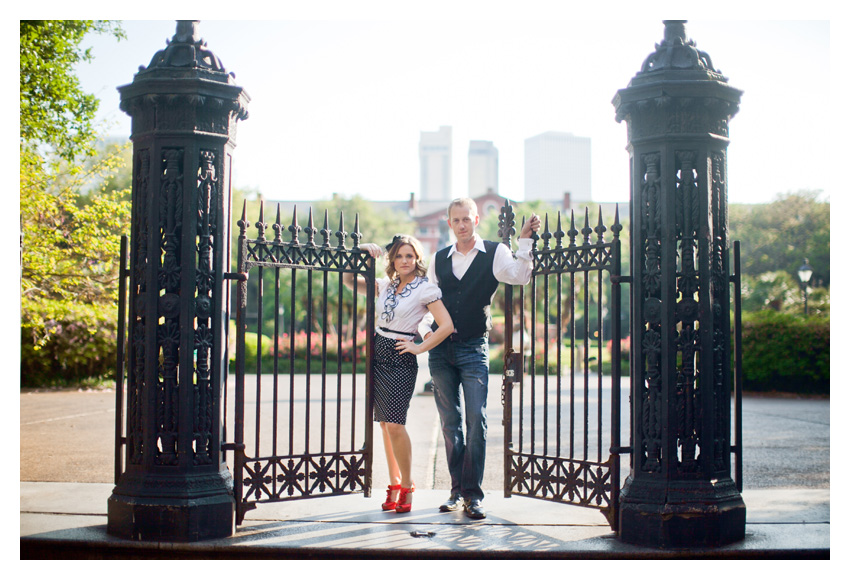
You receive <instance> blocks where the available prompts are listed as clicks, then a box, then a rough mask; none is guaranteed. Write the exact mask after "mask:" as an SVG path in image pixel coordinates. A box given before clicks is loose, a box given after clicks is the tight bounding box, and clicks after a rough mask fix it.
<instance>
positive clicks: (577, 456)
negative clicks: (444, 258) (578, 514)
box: [500, 204, 628, 530]
mask: <svg viewBox="0 0 850 580" xmlns="http://www.w3.org/2000/svg"><path fill="white" fill-rule="evenodd" d="M570 219H571V221H570V229H569V231H567V232H564V231H563V229H562V226H561V214H560V212H559V213H558V216H557V224H556V226H555V228H554V231H550V227H549V216H548V215H547V216H546V217H545V222H544V223H545V225H544V228H543V231H542V233H541V234H540V235H539V236H538V235H537V234H535V235H534V238H533V239H534V243H533V251H532V256H533V271H532V278H531V282H530V284H529V285H528V286H527V287H523V286H517V287H512V286H507V287H506V290H505V376H504V383H503V390H502V397H503V405H504V417H505V419H504V429H505V497H510V496H511V495H512V494H516V495H523V496H529V497H537V498H541V499H547V500H552V501H557V502H563V503H570V504H576V505H580V506H587V507H595V508H598V509H600V510H602V511H603V513H604V514H605V516H606V517H607V519H608V522H609V524H610V525H611V526H612V528H613V529H615V530H616V526H617V519H618V518H617V512H618V499H619V489H620V453H623V452H626V453H627V452H628V448H625V449H623V448H621V447H620V415H621V413H620V405H621V397H620V389H621V384H620V383H621V381H620V375H621V371H620V360H621V348H620V344H621V343H620V340H621V335H620V328H621V320H620V312H621V307H620V305H621V291H620V284H621V283H622V282H624V281H626V280H625V279H624V278H623V277H621V276H620V237H619V234H620V231H621V230H622V226H621V225H620V221H619V209H618V210H617V212H616V214H615V218H614V224H613V225H612V226H611V232H612V233H613V238H612V239H610V240H607V241H606V240H605V238H604V233H605V232H606V230H607V228H606V226H605V225H604V224H603V221H602V211H601V209H600V212H599V220H598V224H597V226H596V227H595V228H591V226H590V220H589V216H588V213H587V210H585V218H584V227H583V228H582V229H581V231H579V230H577V229H576V224H575V215H574V214H573V215H572V216H571V218H570ZM500 226H501V228H500V235H501V237H502V240H503V241H504V242H505V243H507V244H508V245H509V246H510V236H511V235H512V234H514V233H515V231H516V229H515V228H514V215H513V211H512V209H511V208H510V206H508V205H507V204H506V206H505V207H504V208H503V209H502V215H501V218H500ZM594 234H595V239H591V238H592V237H594ZM565 237H566V238H567V239H564V238H565ZM541 241H542V244H541V243H540V242H541ZM609 364H610V372H605V371H607V367H608V365H609ZM606 430H607V431H608V433H607V434H604V431H606Z"/></svg>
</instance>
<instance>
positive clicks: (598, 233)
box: [594, 205, 608, 242]
mask: <svg viewBox="0 0 850 580" xmlns="http://www.w3.org/2000/svg"><path fill="white" fill-rule="evenodd" d="M607 229H608V228H606V227H605V224H603V223H602V206H601V205H600V206H599V224H598V225H597V226H596V228H595V229H594V231H595V232H596V236H597V238H598V241H599V242H602V241H604V240H603V234H604V233H605V231H606V230H607Z"/></svg>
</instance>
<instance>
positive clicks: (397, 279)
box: [360, 235, 454, 513]
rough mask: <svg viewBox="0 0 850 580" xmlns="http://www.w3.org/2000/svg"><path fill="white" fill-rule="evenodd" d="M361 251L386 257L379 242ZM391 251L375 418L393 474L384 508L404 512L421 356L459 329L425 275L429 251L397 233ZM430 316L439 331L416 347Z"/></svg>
mask: <svg viewBox="0 0 850 580" xmlns="http://www.w3.org/2000/svg"><path fill="white" fill-rule="evenodd" d="M360 247H361V248H362V249H364V250H366V251H367V252H369V254H370V255H371V256H372V257H373V258H378V257H379V256H381V255H382V253H383V252H382V249H381V247H380V246H378V245H377V244H361V246H360ZM386 250H387V267H386V274H387V276H386V278H381V279H380V280H378V281H377V283H376V284H377V297H378V298H377V307H376V308H375V318H376V322H375V358H374V360H373V365H374V367H373V369H374V373H373V376H374V379H375V380H374V385H373V394H374V397H373V398H374V402H375V405H374V418H375V421H378V422H379V423H380V424H381V434H382V436H383V440H384V450H385V451H386V454H387V465H388V467H389V472H390V485H389V487H387V500H386V501H385V502H384V504H383V505H382V506H381V507H382V508H383V509H384V510H385V511H390V510H395V511H396V512H398V513H405V512H409V511H410V509H411V505H412V494H413V490H414V484H413V480H412V479H411V473H410V472H411V456H412V451H411V445H410V438H409V437H408V435H407V430H406V429H405V427H404V426H405V423H406V421H407V410H408V408H409V406H410V400H411V398H412V397H413V390H414V388H415V386H416V374H417V371H418V369H419V367H418V364H417V362H416V355H418V354H421V353H423V352H427V351H429V350H431V349H432V348H434V347H435V346H437V345H438V344H440V342H442V341H443V339H445V338H446V337H447V336H449V334H451V333H452V331H453V330H454V325H453V324H452V319H451V316H449V313H448V311H447V310H446V307H445V306H443V302H442V300H441V299H442V293H441V292H440V289H439V288H438V287H437V285H436V284H432V283H430V282H429V281H428V278H426V277H425V273H426V272H427V268H426V267H425V264H424V262H423V258H424V256H425V253H424V250H423V248H422V244H421V243H420V242H419V240H417V239H416V238H414V237H412V236H407V235H397V236H395V237H394V238H393V241H392V242H390V243H389V244H388V245H387V246H386ZM360 283H361V284H362V283H363V282H362V281H361V282H360ZM427 312H431V314H433V316H434V320H435V322H436V323H437V325H438V328H437V330H436V331H434V332H433V333H431V334H430V335H429V336H428V339H427V340H425V341H423V342H421V343H415V342H413V337H415V336H416V327H417V326H418V324H419V323H420V322H421V321H422V318H423V317H424V316H425V314H426V313H427Z"/></svg>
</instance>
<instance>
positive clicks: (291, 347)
mask: <svg viewBox="0 0 850 580" xmlns="http://www.w3.org/2000/svg"><path fill="white" fill-rule="evenodd" d="M323 342H324V344H323ZM308 345H309V351H308ZM323 346H324V355H325V357H326V359H327V360H328V361H329V362H330V361H333V362H337V360H341V361H342V362H353V361H354V356H355V348H356V355H357V361H358V362H361V361H366V331H365V330H358V331H357V332H356V333H355V336H353V337H343V338H342V339H341V340H340V336H339V335H338V334H336V333H333V332H329V333H327V334H326V335H323V334H322V333H319V332H310V333H309V335H308V333H307V332H306V331H303V330H300V331H298V332H296V333H295V334H293V335H292V336H290V335H289V334H288V333H284V334H282V335H281V336H280V337H279V338H278V341H277V348H275V345H274V342H273V341H272V342H271V344H270V346H269V350H268V354H269V355H270V356H272V357H274V356H275V355H277V357H278V358H289V357H290V352H291V351H292V352H293V353H294V358H295V359H301V360H306V359H307V355H308V352H309V356H310V358H312V359H321V358H322V352H323Z"/></svg>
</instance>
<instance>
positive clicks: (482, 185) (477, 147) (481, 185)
mask: <svg viewBox="0 0 850 580" xmlns="http://www.w3.org/2000/svg"><path fill="white" fill-rule="evenodd" d="M487 191H493V192H494V193H499V150H498V149H496V148H495V147H494V146H493V142H492V141H470V142H469V197H472V198H475V197H478V196H479V195H484V194H485V193H487Z"/></svg>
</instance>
